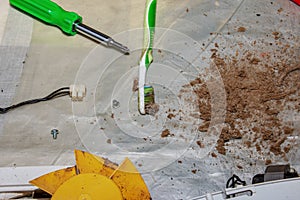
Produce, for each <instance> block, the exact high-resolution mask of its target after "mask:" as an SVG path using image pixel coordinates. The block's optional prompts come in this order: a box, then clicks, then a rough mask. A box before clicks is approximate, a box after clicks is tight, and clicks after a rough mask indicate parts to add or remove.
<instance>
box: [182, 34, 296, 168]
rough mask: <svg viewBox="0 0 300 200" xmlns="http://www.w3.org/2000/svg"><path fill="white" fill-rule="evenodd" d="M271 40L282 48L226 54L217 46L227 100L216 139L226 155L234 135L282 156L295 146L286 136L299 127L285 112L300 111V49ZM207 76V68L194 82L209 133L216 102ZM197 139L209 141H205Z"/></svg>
mask: <svg viewBox="0 0 300 200" xmlns="http://www.w3.org/2000/svg"><path fill="white" fill-rule="evenodd" d="M270 35H272V37H274V40H275V41H276V40H278V38H279V37H281V34H280V33H278V32H273V33H271V34H270ZM253 43H254V44H255V43H256V41H254V42H253ZM269 45H273V46H275V45H277V48H274V51H273V52H263V51H249V50H246V51H244V52H236V54H235V55H230V56H223V57H222V56H220V54H219V53H218V47H219V46H221V45H220V44H218V45H215V47H217V48H214V49H212V50H211V52H212V54H211V59H212V60H213V62H214V64H215V65H214V66H216V67H217V69H218V71H219V73H220V75H221V77H222V80H223V83H224V86H225V91H226V103H227V105H226V117H225V122H224V128H223V129H222V132H221V134H220V136H219V139H218V141H217V145H216V150H217V152H218V153H219V154H223V155H226V153H227V152H228V151H227V146H228V142H229V141H231V140H242V141H243V145H244V147H246V148H254V149H256V153H257V154H260V153H261V152H263V154H264V155H270V154H272V155H274V156H279V157H282V158H286V154H287V153H289V151H290V149H291V148H292V147H291V144H289V143H288V142H286V140H287V137H289V136H292V135H293V134H295V131H297V132H298V131H299V130H294V127H295V126H294V124H293V123H291V122H287V121H284V120H283V119H282V115H281V114H282V113H283V112H286V111H289V110H290V111H291V110H292V111H293V112H296V113H298V114H299V113H300V96H299V95H300V94H299V93H300V64H299V61H298V59H299V58H298V57H299V55H298V56H297V54H298V53H297V52H294V50H293V48H292V47H291V46H289V45H288V44H282V43H279V42H277V43H276V44H272V43H270V44H269ZM220 48H221V47H220ZM293 56H294V57H293ZM274 58H276V59H274ZM274 60H277V61H276V62H274ZM205 77H207V74H200V75H199V77H198V78H196V79H195V80H193V81H191V82H190V86H189V87H192V88H193V91H194V92H195V94H196V95H197V98H198V101H197V104H198V107H199V110H200V118H201V119H202V120H203V122H202V124H201V126H200V127H199V131H201V132H207V134H209V133H208V130H209V129H208V128H209V125H210V121H211V107H212V106H213V105H212V104H211V97H210V92H209V90H208V88H207V86H206V84H205V81H204V80H205ZM183 87H185V88H186V87H187V86H186V85H185V86H183ZM184 91H186V90H182V92H184ZM197 144H198V145H199V146H200V147H201V146H202V145H203V144H202V143H201V142H200V141H197ZM212 155H213V157H216V155H215V154H212ZM265 163H266V164H270V163H272V160H271V159H270V158H266V159H265Z"/></svg>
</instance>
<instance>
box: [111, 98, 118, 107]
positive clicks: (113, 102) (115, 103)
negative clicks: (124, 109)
mask: <svg viewBox="0 0 300 200" xmlns="http://www.w3.org/2000/svg"><path fill="white" fill-rule="evenodd" d="M112 106H113V108H119V107H120V102H119V101H117V100H115V99H114V100H113V101H112Z"/></svg>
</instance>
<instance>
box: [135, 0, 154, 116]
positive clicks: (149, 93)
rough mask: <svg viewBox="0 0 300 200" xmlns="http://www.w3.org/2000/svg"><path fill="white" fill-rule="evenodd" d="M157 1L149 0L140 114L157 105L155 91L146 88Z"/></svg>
mask: <svg viewBox="0 0 300 200" xmlns="http://www.w3.org/2000/svg"><path fill="white" fill-rule="evenodd" d="M155 17H156V0H147V2H146V10H145V18H144V46H143V52H142V56H141V59H140V63H139V94H138V95H139V98H138V99H139V100H138V101H139V112H140V113H141V114H143V115H144V114H147V110H146V108H147V105H150V104H153V103H155V101H154V89H153V87H152V86H146V85H145V84H146V74H147V71H148V68H149V66H150V64H151V63H152V62H153V56H152V47H153V39H154V31H155Z"/></svg>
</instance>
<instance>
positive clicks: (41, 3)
mask: <svg viewBox="0 0 300 200" xmlns="http://www.w3.org/2000/svg"><path fill="white" fill-rule="evenodd" d="M9 2H10V4H11V5H12V6H14V7H15V8H17V9H19V10H21V11H23V12H25V13H27V14H29V15H31V16H33V17H35V18H37V19H39V20H41V21H43V22H45V23H48V24H50V25H53V26H57V27H59V28H60V29H61V30H62V31H63V32H64V33H66V34H68V35H75V34H76V33H77V32H79V33H81V34H85V35H88V36H91V37H92V38H93V39H96V40H97V41H99V42H100V43H102V44H105V45H107V46H108V47H113V48H116V49H117V50H119V51H121V52H123V53H126V54H128V53H129V51H130V50H129V49H128V48H127V47H126V46H124V45H122V44H120V43H118V42H116V41H115V40H113V39H112V38H111V37H109V36H108V35H106V34H104V33H101V32H99V31H97V30H95V29H93V28H91V27H89V26H87V25H84V24H83V23H82V17H81V16H80V15H78V14H77V13H75V12H69V11H66V10H64V9H63V8H61V7H60V6H59V5H57V4H56V3H54V2H52V1H50V0H9Z"/></svg>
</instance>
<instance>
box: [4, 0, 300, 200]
mask: <svg viewBox="0 0 300 200" xmlns="http://www.w3.org/2000/svg"><path fill="white" fill-rule="evenodd" d="M57 2H59V3H60V4H61V5H62V6H63V7H64V8H66V9H68V10H74V11H77V12H78V13H80V14H81V15H82V16H83V17H84V22H85V23H86V24H88V25H91V26H92V27H94V28H96V29H99V30H103V31H104V32H105V33H107V34H110V35H114V36H115V37H114V38H116V39H118V40H119V41H120V42H122V43H124V44H125V45H126V44H127V43H129V44H130V46H129V48H131V50H132V51H133V52H132V54H131V55H130V56H129V57H124V56H123V55H121V54H120V53H119V52H116V51H114V50H112V49H107V48H105V47H103V46H97V47H96V44H95V43H93V42H91V41H89V40H87V39H86V38H83V37H81V36H79V35H78V36H75V37H67V36H65V35H63V34H61V31H60V30H59V29H56V28H53V27H49V26H45V25H44V24H42V23H40V22H37V21H34V24H33V26H32V19H30V18H29V17H27V16H25V15H23V14H21V13H19V12H17V11H15V10H13V9H10V11H9V15H8V18H7V20H5V19H4V18H1V19H2V20H3V21H7V24H6V26H5V27H6V28H5V32H4V34H3V35H4V36H3V38H6V39H3V38H2V43H1V54H0V64H1V65H0V67H1V71H0V72H1V74H0V82H1V87H5V89H4V92H3V93H0V98H1V106H7V105H10V104H11V103H12V102H19V101H22V100H26V99H30V98H35V97H40V96H45V95H47V94H48V93H50V92H51V91H53V90H55V89H57V88H59V87H62V86H69V85H70V84H72V83H74V82H76V81H78V80H82V82H79V83H80V84H85V85H89V87H87V97H86V99H84V101H83V102H76V103H74V104H73V105H71V102H70V100H69V99H68V97H65V98H61V99H56V100H53V101H50V102H45V103H41V104H36V105H33V106H26V107H23V108H20V109H18V110H15V111H13V112H11V113H8V114H6V115H5V120H4V121H3V120H2V121H1V120H0V123H1V124H0V127H1V126H2V127H3V130H2V131H1V132H0V148H1V149H0V158H1V159H0V166H14V165H16V166H33V165H54V164H55V165H69V164H73V163H74V156H73V150H74V148H80V149H86V148H87V149H89V150H91V152H92V153H97V154H99V155H102V154H104V155H110V156H111V157H109V158H110V159H111V160H112V161H116V162H117V161H119V160H123V158H124V157H125V156H131V157H133V158H134V156H135V155H138V156H136V161H141V160H139V159H140V156H141V154H143V153H145V154H149V153H150V154H151V151H149V152H148V151H143V150H142V148H143V147H144V148H145V147H146V146H145V141H144V139H143V138H138V139H136V140H131V138H132V137H127V140H124V141H120V140H118V137H119V136H120V134H121V133H122V131H120V130H119V129H120V128H119V127H121V128H122V129H123V130H124V129H125V130H127V131H125V133H127V134H128V135H129V136H132V135H130V134H139V133H140V132H141V131H140V130H143V131H144V130H148V129H147V128H146V127H144V128H143V127H141V126H140V125H141V124H142V123H144V122H148V121H149V119H148V118H140V117H135V118H134V116H133V117H132V118H128V115H123V114H124V113H125V111H126V113H131V114H134V113H132V112H128V110H129V109H127V110H126V108H130V106H134V105H133V104H130V102H133V101H130V102H125V101H126V100H128V99H130V100H134V97H136V96H132V99H131V98H129V96H130V95H131V93H129V92H127V93H126V91H128V89H129V90H130V88H131V86H132V78H133V77H134V76H135V75H137V70H136V66H137V64H138V60H139V57H140V52H141V51H140V49H141V48H142V36H143V34H142V32H141V34H139V33H137V32H136V31H138V30H139V29H136V28H142V26H143V13H144V2H143V1H140V0H129V1H123V0H114V1H108V2H105V4H104V3H103V1H100V0H90V1H88V2H83V1H79V0H74V1H66V0H59V1H57ZM272 2H273V4H272V5H271V4H270V2H269V1H260V0H255V1H252V0H228V1H211V0H201V1H181V0H176V1H174V0H167V1H158V11H157V26H158V27H160V28H169V30H167V31H161V32H159V31H158V32H157V35H156V39H157V40H156V44H157V45H158V47H159V48H162V50H163V55H164V56H166V57H165V58H160V57H158V56H157V55H155V56H156V57H154V61H157V62H158V63H157V66H160V67H162V70H159V69H160V68H154V66H153V68H152V66H151V67H150V70H152V69H153V71H152V72H149V73H152V74H153V76H152V78H153V81H157V82H158V83H161V84H160V85H165V84H166V85H167V86H168V87H170V88H173V89H174V88H176V86H179V85H181V83H183V82H184V81H182V79H181V78H179V79H178V80H179V81H176V80H175V81H173V82H170V80H168V79H164V78H161V77H165V75H168V76H169V77H170V76H173V75H174V74H176V72H178V71H180V70H183V71H184V73H183V74H184V77H187V80H190V79H193V78H194V76H195V74H196V73H195V68H193V67H192V68H191V67H187V66H188V64H189V63H190V64H192V65H193V66H195V67H196V72H197V71H198V70H199V71H201V70H204V68H205V66H207V65H208V59H206V61H203V60H202V57H207V58H208V57H210V53H211V52H210V49H211V48H213V45H214V42H218V43H219V44H223V45H224V44H227V45H228V46H230V45H231V44H235V43H237V42H239V41H242V42H244V43H246V44H247V43H249V42H250V41H251V40H255V39H256V38H264V34H265V33H267V32H272V31H274V29H279V30H280V31H282V32H283V33H288V34H291V35H294V36H298V37H299V32H300V30H299V29H300V25H299V20H300V17H299V15H300V14H299V13H300V11H299V9H300V8H299V7H297V6H296V5H294V4H292V3H291V2H290V1H288V0H276V1H272ZM1 3H2V1H1ZM281 7H282V8H283V12H282V14H281V15H280V17H278V16H279V15H278V13H277V10H278V9H279V8H281ZM2 8H3V9H4V7H2ZM256 13H260V14H261V17H259V18H257V17H256V15H255V14H256ZM280 19H284V20H285V22H286V23H279V21H280ZM256 21H258V22H259V23H256ZM239 26H244V27H246V28H247V30H249V32H247V34H246V35H243V34H241V33H237V32H234V31H232V30H235V29H236V27H239ZM158 30H159V29H158ZM161 30H163V29H161ZM229 31H230V32H232V34H231V35H227V34H225V33H227V32H229ZM174 32H176V34H175V33H174ZM212 32H215V33H216V32H218V33H220V34H213V35H211V34H210V33H212ZM222 33H223V34H222ZM164 36H165V37H164ZM183 38H188V39H184V40H183ZM134 39H135V40H134ZM194 41H195V42H196V43H194ZM297 41H299V39H298V40H297ZM132 42H133V43H132ZM14 43H17V44H18V45H15V44H14ZM29 43H30V47H29ZM203 44H204V46H203ZM298 45H299V43H294V44H293V43H292V42H291V46H292V47H294V48H295V50H297V49H299V46H298ZM28 47H29V48H28ZM132 47H133V49H132ZM194 49H197V50H195V51H194ZM166 50H169V51H171V52H168V51H166ZM224 51H225V52H226V51H228V49H226V50H224ZM232 51H234V50H232ZM26 53H27V56H25V55H26ZM25 57H26V63H24V64H23V61H24V59H25ZM181 57H182V58H181ZM125 63H126V64H125ZM128 64H129V65H128ZM182 66H185V67H184V68H182ZM200 66H201V67H200ZM89 69H92V70H89ZM168 69H172V73H171V72H170V71H168ZM156 70H157V71H156ZM82 72H83V73H82ZM173 72H174V73H173ZM21 74H22V76H21ZM20 76H21V77H20ZM216 77H217V78H218V74H216ZM127 78H128V79H127ZM6 83H8V84H6ZM122 83H123V84H122ZM217 83H219V82H217ZM16 84H18V85H19V86H18V87H16ZM172 86H173V87H172ZM123 87H124V89H126V90H121V89H122V88H123ZM16 88H17V90H16V92H15V89H16ZM161 89H162V91H166V92H161V93H160V92H159V93H157V96H158V97H166V96H167V95H171V96H172V95H173V93H172V92H170V90H169V89H165V90H163V87H161ZM173 89H172V90H173ZM124 91H125V92H124ZM174 91H176V90H175V89H174ZM175 94H176V92H175ZM174 96H175V95H173V96H172V97H174ZM114 98H119V99H120V102H121V100H124V101H123V102H124V103H123V102H121V104H120V108H116V109H114V108H112V107H111V100H113V99H114ZM171 99H172V102H171V103H172V105H177V104H176V101H175V100H177V99H176V98H171ZM163 100H164V99H163V98H162V101H163ZM173 100H174V101H173ZM174 102H175V103H174ZM126 103H128V104H127V105H128V106H124V104H126ZM183 103H185V102H183ZM225 103H226V102H225ZM165 105H167V103H166V104H165ZM183 105H185V104H183ZM224 105H225V104H224ZM72 106H73V110H72ZM134 108H136V107H134ZM120 109H122V113H123V114H121V113H120V112H117V111H120ZM189 109H191V108H189ZM98 111H104V112H103V113H99V112H98ZM112 111H113V112H114V114H115V120H114V119H112V118H109V117H110V116H111V113H112ZM97 112H98V113H97ZM95 113H96V116H94V115H95ZM101 114H102V115H101ZM105 115H106V116H105ZM103 116H105V117H106V118H107V119H109V121H108V122H104V117H103ZM0 117H2V119H4V116H0ZM118 118H120V120H118ZM288 119H289V120H290V118H288ZM297 119H299V118H297V113H295V117H293V118H292V119H291V120H294V121H293V122H294V123H296V122H297V121H296V120H297ZM101 120H103V121H101ZM134 120H137V122H136V123H135V124H134V123H133V121H134ZM151 120H152V121H151ZM151 120H150V121H151V122H155V123H157V125H156V126H155V127H158V128H161V127H159V125H160V124H161V123H162V122H163V121H161V120H153V119H151ZM186 121H188V120H186ZM137 125H139V126H137ZM182 125H184V124H182ZM99 126H105V127H106V132H105V133H114V134H111V136H110V137H112V138H113V140H112V143H113V144H114V143H115V144H117V147H118V146H119V147H121V148H120V149H121V150H122V152H123V153H122V154H119V155H115V154H114V152H110V151H107V150H109V149H102V146H101V145H100V144H102V143H105V144H107V143H106V141H107V139H109V138H105V139H104V140H100V141H99V140H97V137H100V136H101V133H103V132H104V131H102V130H101V129H100V128H101V127H99ZM128 127H139V128H138V129H137V131H136V132H134V131H132V132H129V131H128ZM53 128H57V129H58V130H59V131H60V133H61V134H59V136H58V139H57V140H53V139H52V135H51V134H50V131H51V129H53ZM216 128H219V127H216ZM122 129H121V130H122ZM131 130H132V129H131ZM150 130H152V129H150ZM219 130H220V129H219ZM148 131H149V130H148ZM94 133H96V134H94ZM84 136H91V137H86V138H84ZM94 136H95V138H93V137H94ZM102 136H103V137H106V135H102ZM198 136H199V137H202V135H197V137H198ZM217 136H218V135H213V136H212V137H211V138H210V139H209V140H208V139H207V138H206V139H207V140H206V142H208V143H210V145H207V148H205V149H204V150H199V147H198V146H197V145H195V143H192V144H190V138H189V139H188V141H187V142H186V143H183V142H182V141H181V142H182V143H181V144H188V148H186V146H184V145H181V146H173V148H168V149H167V150H168V151H161V152H160V154H158V155H159V157H158V158H157V154H151V156H152V157H151V156H147V157H146V158H149V160H148V163H151V165H145V163H144V162H141V163H139V162H137V163H135V164H136V165H137V167H138V169H139V170H140V171H147V173H146V172H145V173H143V176H144V178H145V181H146V183H147V185H148V187H149V189H150V192H151V195H152V197H153V199H188V198H192V197H195V196H199V195H203V194H206V193H210V192H214V191H219V190H221V189H223V188H224V185H225V183H226V181H227V179H228V178H229V177H231V175H232V173H236V174H238V175H240V177H241V178H242V179H245V180H246V181H248V182H249V180H250V177H252V176H253V175H254V174H256V173H261V172H263V170H264V168H265V166H264V162H263V158H257V157H254V158H251V159H250V158H249V156H248V154H247V150H245V149H239V148H238V147H239V146H238V142H237V141H234V142H233V143H236V145H237V148H236V149H232V154H229V155H228V156H226V157H225V156H221V155H220V156H218V158H212V157H211V156H209V152H210V151H211V150H212V149H213V147H214V145H215V139H216V137H217ZM143 137H144V136H143ZM84 139H86V140H84ZM110 139H111V138H110ZM167 141H168V142H169V141H172V138H167ZM163 142H164V141H163ZM160 144H162V143H160ZM84 145H85V146H84ZM136 145H139V146H136ZM147 145H148V144H147ZM298 145H299V140H295V143H294V149H293V150H292V151H291V152H290V155H288V162H290V163H291V165H292V166H293V167H295V168H296V169H297V171H300V168H299V167H300V161H299V160H300V159H299V157H300V153H299V152H298V151H299V150H298V149H299V148H298ZM106 146H109V145H106ZM161 146H163V145H161ZM114 147H115V146H114ZM137 147H139V148H140V149H139V150H138V151H137V150H136V148H137ZM171 147H172V146H171ZM177 147H178V149H177ZM111 148H112V147H111ZM124 148H125V150H128V149H129V150H130V151H129V152H128V151H127V152H126V151H123V150H124ZM185 148H186V149H185ZM148 150H149V149H148ZM150 150H153V149H150ZM158 150H161V148H159V149H158ZM178 150H180V153H179V154H176V153H175V154H174V152H178ZM182 150H186V151H184V153H183V154H182ZM234 154H236V155H239V156H240V159H235V157H234V156H233V155H234ZM162 155H163V156H165V157H160V156H162ZM151 159H153V160H152V161H151ZM178 160H180V161H181V163H179V162H178ZM150 161H151V162H150ZM165 161H168V162H165ZM249 162H255V163H257V164H256V165H253V166H252V167H250V166H249ZM278 162H285V161H278ZM237 165H242V166H243V167H244V168H243V169H238V168H236V166H237ZM151 169H152V170H153V171H151ZM191 170H196V173H195V174H194V173H192V172H191Z"/></svg>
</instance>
